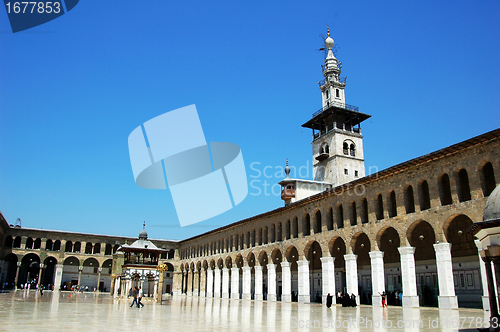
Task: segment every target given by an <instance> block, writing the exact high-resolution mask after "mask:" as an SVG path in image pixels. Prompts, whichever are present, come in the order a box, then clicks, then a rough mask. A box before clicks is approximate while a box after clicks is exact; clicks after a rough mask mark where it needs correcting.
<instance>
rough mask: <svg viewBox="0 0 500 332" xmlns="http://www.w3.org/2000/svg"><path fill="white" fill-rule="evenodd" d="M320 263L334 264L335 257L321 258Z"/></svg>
mask: <svg viewBox="0 0 500 332" xmlns="http://www.w3.org/2000/svg"><path fill="white" fill-rule="evenodd" d="M320 261H321V263H323V264H326V263H329V262H335V257H321V258H320Z"/></svg>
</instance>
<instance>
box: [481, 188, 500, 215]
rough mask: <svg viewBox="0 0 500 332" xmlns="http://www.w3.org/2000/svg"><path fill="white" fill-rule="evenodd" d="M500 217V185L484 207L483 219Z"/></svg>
mask: <svg viewBox="0 0 500 332" xmlns="http://www.w3.org/2000/svg"><path fill="white" fill-rule="evenodd" d="M498 219H500V186H497V187H496V188H495V190H493V192H492V193H491V195H490V197H489V198H488V201H487V202H486V207H485V208H484V214H483V221H490V220H498Z"/></svg>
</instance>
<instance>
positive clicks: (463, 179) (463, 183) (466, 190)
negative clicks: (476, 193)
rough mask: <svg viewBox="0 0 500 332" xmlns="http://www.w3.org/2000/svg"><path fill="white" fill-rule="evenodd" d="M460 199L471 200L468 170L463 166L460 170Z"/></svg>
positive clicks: (463, 200) (462, 200) (461, 200)
mask: <svg viewBox="0 0 500 332" xmlns="http://www.w3.org/2000/svg"><path fill="white" fill-rule="evenodd" d="M458 184H459V190H458V199H459V200H460V202H465V201H470V199H471V196H470V186H469V176H468V175H467V171H466V170H465V169H464V168H462V169H461V170H460V171H459V172H458Z"/></svg>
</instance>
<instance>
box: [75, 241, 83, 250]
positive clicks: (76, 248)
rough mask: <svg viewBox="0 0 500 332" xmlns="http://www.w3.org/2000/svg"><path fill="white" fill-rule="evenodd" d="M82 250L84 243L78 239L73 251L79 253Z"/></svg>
mask: <svg viewBox="0 0 500 332" xmlns="http://www.w3.org/2000/svg"><path fill="white" fill-rule="evenodd" d="M81 250H82V243H81V242H80V241H76V242H75V244H74V245H73V252H74V253H79V252H80V251H81Z"/></svg>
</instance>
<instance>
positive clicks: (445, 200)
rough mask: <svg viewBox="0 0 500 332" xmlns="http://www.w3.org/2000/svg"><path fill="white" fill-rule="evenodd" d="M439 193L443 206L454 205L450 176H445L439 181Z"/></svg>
mask: <svg viewBox="0 0 500 332" xmlns="http://www.w3.org/2000/svg"><path fill="white" fill-rule="evenodd" d="M439 193H440V196H441V205H450V204H453V200H452V198H451V188H450V178H449V177H448V174H446V173H445V174H443V175H442V176H441V179H440V180H439Z"/></svg>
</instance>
